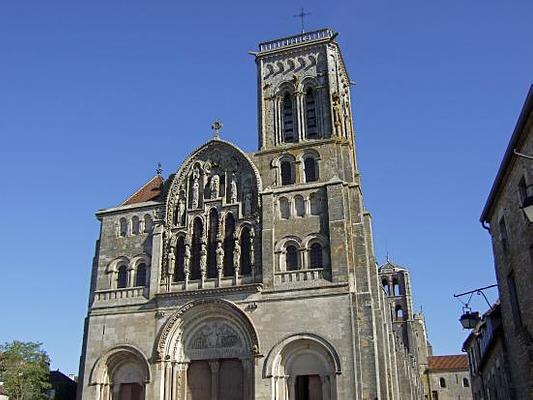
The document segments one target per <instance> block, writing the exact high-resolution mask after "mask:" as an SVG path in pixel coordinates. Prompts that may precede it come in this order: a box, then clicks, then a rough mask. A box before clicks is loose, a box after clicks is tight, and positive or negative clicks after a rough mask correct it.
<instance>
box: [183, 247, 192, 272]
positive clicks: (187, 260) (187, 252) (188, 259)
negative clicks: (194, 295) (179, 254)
mask: <svg viewBox="0 0 533 400" xmlns="http://www.w3.org/2000/svg"><path fill="white" fill-rule="evenodd" d="M183 264H184V267H185V274H186V275H187V276H188V275H189V274H190V272H191V269H190V266H191V245H190V244H189V243H186V244H185V254H184V257H183Z"/></svg>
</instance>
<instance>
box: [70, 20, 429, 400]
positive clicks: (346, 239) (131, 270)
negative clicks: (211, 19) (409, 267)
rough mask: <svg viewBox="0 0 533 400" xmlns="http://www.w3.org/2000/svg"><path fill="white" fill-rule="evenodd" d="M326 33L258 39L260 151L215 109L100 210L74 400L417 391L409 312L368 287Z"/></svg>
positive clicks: (345, 84) (344, 110) (408, 395)
mask: <svg viewBox="0 0 533 400" xmlns="http://www.w3.org/2000/svg"><path fill="white" fill-rule="evenodd" d="M336 38H337V34H336V33H335V32H333V31H332V30H330V29H322V30H318V31H314V32H308V33H304V34H300V35H295V36H291V37H286V38H282V39H277V40H273V41H268V42H264V43H261V44H260V45H259V49H258V51H257V52H255V59H256V64H257V72H258V76H257V83H258V110H259V132H258V148H257V151H255V152H248V153H247V152H244V151H243V150H241V149H240V148H239V147H238V146H236V145H235V144H232V143H230V142H227V141H225V140H223V139H221V137H220V128H221V124H220V123H218V122H215V123H214V124H213V130H214V131H213V133H214V134H213V138H212V139H211V140H209V141H207V142H206V143H204V144H202V145H201V146H200V147H199V148H197V149H196V150H194V151H193V152H192V153H191V154H190V155H189V156H188V157H187V158H186V159H185V161H184V162H183V163H182V164H181V165H179V166H177V169H176V172H175V173H174V174H172V175H170V176H169V177H168V178H166V179H163V177H161V176H159V175H157V176H155V177H153V178H152V179H151V180H150V181H149V182H148V183H147V184H146V185H144V186H143V187H142V188H141V189H140V190H139V191H137V192H136V193H134V194H133V195H132V196H130V197H129V198H128V199H127V200H126V201H124V202H123V203H122V204H120V205H119V206H117V207H112V208H107V209H104V210H100V211H98V213H97V218H98V220H99V221H100V223H101V229H100V236H99V238H98V240H97V243H96V254H95V257H94V262H93V267H92V276H91V286H90V296H89V297H90V299H89V310H88V315H87V318H86V320H85V333H84V342H83V351H82V357H81V363H80V380H79V391H78V398H79V399H83V400H110V399H119V400H141V399H148V400H156V399H157V400H177V399H185V398H186V399H188V400H191V399H192V400H204V399H205V400H207V399H210V400H217V399H218V400H240V399H246V400H248V399H258V400H267V399H268V400H271V399H284V400H307V399H309V400H311V399H321V400H330V399H331V400H348V399H349V400H353V399H359V400H370V399H372V400H373V399H380V400H393V399H395V400H408V399H422V398H423V390H422V384H421V379H420V366H419V365H418V364H419V359H420V355H421V354H424V352H425V351H426V349H425V348H426V343H427V340H426V338H425V333H424V332H422V331H420V332H419V337H418V339H417V337H416V335H417V333H416V332H417V329H418V328H417V326H418V327H421V325H420V324H422V323H423V319H420V320H419V321H417V319H416V318H417V317H416V314H412V310H410V309H409V307H408V306H403V307H405V314H403V316H402V317H401V318H402V319H401V320H400V314H399V311H398V310H397V309H396V307H395V308H394V313H391V307H390V304H391V297H390V293H389V295H387V294H386V292H385V290H384V288H383V286H382V278H383V276H384V275H383V274H385V273H386V269H382V271H381V276H380V274H379V273H378V268H377V265H376V259H375V255H374V252H373V243H372V240H373V239H372V228H371V216H370V213H369V212H368V210H367V209H366V208H365V206H364V203H363V196H362V189H361V180H360V172H359V168H358V165H357V162H356V157H355V143H354V136H355V133H354V127H353V119H352V114H351V97H350V82H351V81H350V78H349V76H348V72H347V69H346V66H345V64H344V61H343V58H342V54H341V51H340V47H339V44H338V43H337V40H336ZM182 134H189V132H187V133H182ZM396 272H397V273H399V272H400V271H396ZM387 274H388V272H387ZM400 275H404V274H403V273H401V274H400ZM387 276H388V275H387ZM391 279H393V280H394V278H391ZM402 279H406V278H405V277H404V278H402ZM391 282H393V281H391ZM402 285H403V287H404V288H405V287H407V286H406V281H401V283H400V286H402ZM409 290H410V289H409ZM400 295H401V296H405V295H406V292H405V289H403V292H402V289H400ZM408 300H409V299H408ZM395 301H396V299H395ZM398 301H399V300H398ZM398 304H399V303H398ZM402 304H404V303H402ZM405 324H406V325H407V326H408V327H407V328H406V329H407V331H406V332H404V330H405V329H404V327H403V326H404V325H405ZM410 325H412V327H409V326H410ZM418 343H420V344H421V345H419V344H418ZM419 350H420V351H419Z"/></svg>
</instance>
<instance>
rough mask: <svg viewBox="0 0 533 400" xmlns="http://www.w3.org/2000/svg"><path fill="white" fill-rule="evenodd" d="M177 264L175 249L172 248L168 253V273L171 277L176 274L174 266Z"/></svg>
mask: <svg viewBox="0 0 533 400" xmlns="http://www.w3.org/2000/svg"><path fill="white" fill-rule="evenodd" d="M175 263H176V256H175V255H174V249H173V248H172V247H171V248H170V250H169V252H168V271H167V273H168V274H169V275H172V274H173V273H174V265H175Z"/></svg>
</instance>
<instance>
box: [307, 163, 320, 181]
mask: <svg viewBox="0 0 533 400" xmlns="http://www.w3.org/2000/svg"><path fill="white" fill-rule="evenodd" d="M304 172H305V181H306V182H315V181H317V180H318V171H317V165H316V160H315V159H314V158H313V157H307V158H306V159H305V160H304Z"/></svg>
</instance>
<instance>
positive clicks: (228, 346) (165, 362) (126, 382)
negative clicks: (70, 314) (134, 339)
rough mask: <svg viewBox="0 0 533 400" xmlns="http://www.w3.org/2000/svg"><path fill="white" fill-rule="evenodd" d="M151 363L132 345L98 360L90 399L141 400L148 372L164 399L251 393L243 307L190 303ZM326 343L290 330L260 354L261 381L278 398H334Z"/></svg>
mask: <svg viewBox="0 0 533 400" xmlns="http://www.w3.org/2000/svg"><path fill="white" fill-rule="evenodd" d="M155 351H156V354H157V356H156V357H154V359H155V360H157V361H155V362H154V363H151V364H150V362H149V361H148V360H147V358H146V357H145V356H144V355H143V353H142V352H141V351H140V350H138V349H136V348H133V347H131V346H126V345H124V346H120V347H118V348H116V349H113V350H111V351H109V352H108V353H107V354H106V355H105V356H103V357H102V358H101V359H99V360H98V361H97V363H96V365H95V367H94V369H93V371H92V378H91V379H92V384H93V385H97V387H98V391H97V392H98V396H99V397H98V399H97V400H147V399H149V398H150V397H151V396H149V394H147V393H146V385H147V384H148V383H149V382H150V380H151V379H152V375H151V371H153V372H155V371H156V370H157V371H159V372H160V374H159V375H160V376H159V378H154V379H160V382H161V385H160V387H161V389H162V392H161V397H160V398H161V399H164V400H181V399H187V400H249V399H253V398H255V390H254V382H255V376H254V374H255V372H254V370H255V367H256V366H257V365H258V361H257V358H258V357H261V356H260V355H259V353H260V350H259V343H258V340H257V336H256V333H255V329H254V327H253V325H252V323H251V321H250V320H249V319H248V317H247V316H246V315H244V313H242V311H240V310H239V309H238V308H237V307H236V306H234V305H233V304H232V303H229V302H226V301H217V300H214V301H204V302H198V301H197V302H191V303H188V304H186V305H185V306H183V307H182V309H180V310H179V311H178V312H176V313H175V314H174V315H173V316H171V317H170V318H169V319H168V320H167V322H166V323H165V325H164V326H163V328H162V330H161V334H160V338H159V341H158V342H157V344H156V349H155ZM338 360H339V359H338V356H337V355H336V353H335V351H334V350H333V348H332V347H331V345H329V344H328V343H327V342H326V341H325V340H323V339H321V338H318V337H315V336H312V335H294V336H291V337H289V338H287V339H285V340H284V341H282V342H281V343H279V344H277V345H276V346H274V348H273V349H272V350H271V351H270V352H269V353H268V355H267V356H266V358H265V359H264V367H263V376H262V377H263V378H264V379H267V380H270V383H271V386H272V393H273V396H274V397H273V398H275V399H279V400H334V399H336V392H337V390H336V375H337V374H339V373H340V364H339V361H338Z"/></svg>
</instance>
